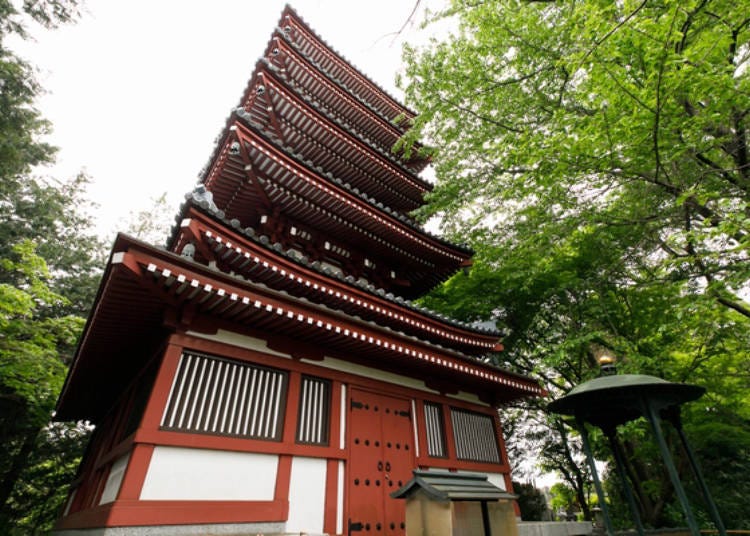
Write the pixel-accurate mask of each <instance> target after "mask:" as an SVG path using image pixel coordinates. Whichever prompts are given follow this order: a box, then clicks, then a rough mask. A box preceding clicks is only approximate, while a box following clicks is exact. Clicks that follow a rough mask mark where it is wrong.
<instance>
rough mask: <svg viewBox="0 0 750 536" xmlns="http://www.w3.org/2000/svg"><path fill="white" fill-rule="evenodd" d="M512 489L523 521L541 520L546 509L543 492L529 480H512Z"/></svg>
mask: <svg viewBox="0 0 750 536" xmlns="http://www.w3.org/2000/svg"><path fill="white" fill-rule="evenodd" d="M513 491H514V492H515V493H516V495H518V499H517V502H518V508H519V509H520V510H521V519H523V520H524V521H542V519H543V518H544V514H545V512H546V511H547V500H546V499H545V498H544V493H542V492H541V491H540V490H538V489H537V488H536V487H535V486H534V484H532V483H530V482H513Z"/></svg>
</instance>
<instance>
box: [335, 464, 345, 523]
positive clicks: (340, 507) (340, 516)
mask: <svg viewBox="0 0 750 536" xmlns="http://www.w3.org/2000/svg"><path fill="white" fill-rule="evenodd" d="M336 505H337V506H336V534H343V533H344V462H343V461H339V489H338V495H337V496H336Z"/></svg>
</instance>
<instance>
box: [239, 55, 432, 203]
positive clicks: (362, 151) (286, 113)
mask: <svg viewBox="0 0 750 536" xmlns="http://www.w3.org/2000/svg"><path fill="white" fill-rule="evenodd" d="M258 75H260V77H262V80H259V81H258V82H257V83H265V84H268V85H269V88H267V89H268V90H273V94H272V95H270V99H269V93H270V91H269V92H268V93H264V94H263V96H262V97H260V98H259V97H258V96H257V95H256V97H255V98H254V99H250V100H249V101H248V102H247V103H246V104H247V106H246V108H245V109H246V110H247V111H248V112H250V111H251V109H252V106H253V104H254V105H255V107H257V106H261V107H262V109H261V110H260V112H261V113H262V112H263V111H264V110H265V109H267V108H268V107H272V109H274V110H278V114H279V116H280V119H282V120H284V121H287V122H288V123H289V124H290V125H293V126H294V127H295V128H296V129H297V130H299V131H301V132H306V133H308V134H312V136H313V137H314V138H315V139H317V140H318V141H319V142H320V141H323V140H320V137H326V138H330V139H331V140H332V143H328V144H327V145H328V146H332V147H336V146H342V144H343V146H342V149H344V148H346V150H344V151H342V149H338V150H337V151H334V152H338V153H340V154H341V157H342V159H344V160H349V161H352V162H353V163H356V164H357V166H359V167H361V169H363V170H367V171H368V172H369V173H370V174H371V175H372V176H373V177H375V180H376V182H375V184H372V185H371V184H367V183H366V182H363V183H362V184H361V186H360V188H361V189H363V190H364V191H368V192H369V193H370V195H372V196H373V197H378V193H377V190H378V189H379V188H377V182H380V183H382V184H383V185H384V186H385V188H387V189H389V190H393V191H394V192H398V194H399V195H400V196H403V198H404V199H403V201H396V202H398V203H399V204H404V203H405V202H406V203H409V205H408V206H405V210H413V209H415V208H418V207H419V206H421V205H422V204H424V201H423V195H424V194H425V193H427V192H429V191H431V190H432V186H431V185H429V184H428V183H425V182H424V181H422V180H421V179H419V178H418V177H417V176H416V175H415V174H414V173H413V172H411V171H409V170H408V169H406V168H404V167H403V165H402V163H401V162H400V161H399V160H398V159H397V158H396V157H395V155H393V154H392V153H390V152H388V151H383V150H381V149H380V148H378V147H377V146H375V145H374V144H373V143H372V142H371V141H370V140H366V139H363V138H362V137H360V136H357V135H356V134H355V133H354V132H353V131H351V129H350V128H348V127H350V125H348V124H341V123H339V122H337V121H336V119H335V118H334V117H331V116H330V115H328V114H326V113H325V111H324V110H322V109H321V108H320V106H319V104H318V103H316V102H313V101H311V100H309V99H308V98H306V97H305V96H304V95H302V94H300V92H299V91H298V90H297V88H295V87H293V86H290V85H287V83H286V81H284V80H283V79H282V78H280V77H279V76H277V73H276V72H274V70H273V69H271V68H270V66H269V65H267V64H266V63H263V62H261V63H259V65H258V67H257V74H256V76H258ZM269 100H270V102H269ZM311 130H315V131H316V132H312V133H311V132H310V131H311ZM285 134H286V135H285V136H284V137H285V138H288V137H289V135H288V134H287V133H285ZM333 140H335V141H333ZM288 143H293V141H292V140H290V141H289V142H288ZM347 153H348V154H347ZM324 167H326V166H324ZM388 204H390V205H391V206H395V204H394V203H391V202H389V203H388Z"/></svg>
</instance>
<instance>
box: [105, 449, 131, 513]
mask: <svg viewBox="0 0 750 536" xmlns="http://www.w3.org/2000/svg"><path fill="white" fill-rule="evenodd" d="M129 459H130V453H129V452H128V453H127V454H125V455H124V456H120V457H119V458H117V459H116V460H115V461H114V462H113V463H112V468H111V469H110V470H109V475H108V476H107V483H106V484H105V485H104V491H102V497H101V499H99V504H106V503H110V502H112V501H114V500H115V499H116V498H117V492H118V491H120V484H122V477H123V476H125V468H126V467H127V466H128V460H129Z"/></svg>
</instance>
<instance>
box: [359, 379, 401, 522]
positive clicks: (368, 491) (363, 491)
mask: <svg viewBox="0 0 750 536" xmlns="http://www.w3.org/2000/svg"><path fill="white" fill-rule="evenodd" d="M411 409H412V408H411V401H410V400H408V399H404V398H396V397H392V396H387V395H382V394H376V393H371V392H368V391H361V390H358V389H352V391H351V395H350V399H349V468H348V470H347V475H348V478H347V489H348V504H349V515H348V518H349V519H348V534H349V535H353V536H357V535H362V536H367V535H373V536H402V535H404V534H405V531H404V519H405V508H404V506H405V501H404V500H403V499H393V498H392V497H391V496H390V493H392V492H393V491H396V490H397V489H399V488H400V487H401V486H403V485H404V484H406V483H407V482H408V481H409V480H411V478H412V470H413V469H414V467H415V458H414V427H413V424H412V422H413V421H412V419H413V418H414V416H413V415H412V411H411Z"/></svg>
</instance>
